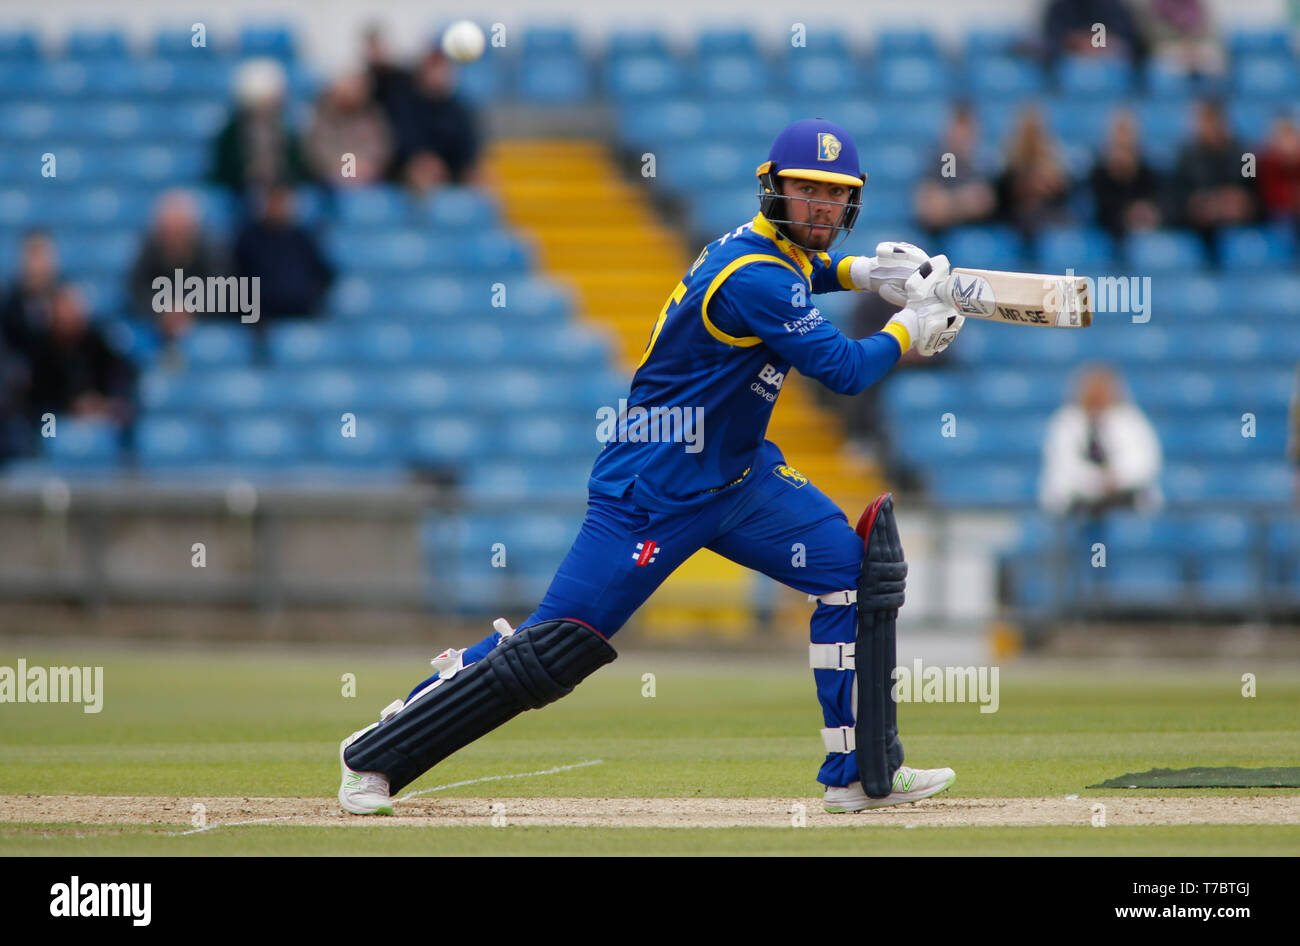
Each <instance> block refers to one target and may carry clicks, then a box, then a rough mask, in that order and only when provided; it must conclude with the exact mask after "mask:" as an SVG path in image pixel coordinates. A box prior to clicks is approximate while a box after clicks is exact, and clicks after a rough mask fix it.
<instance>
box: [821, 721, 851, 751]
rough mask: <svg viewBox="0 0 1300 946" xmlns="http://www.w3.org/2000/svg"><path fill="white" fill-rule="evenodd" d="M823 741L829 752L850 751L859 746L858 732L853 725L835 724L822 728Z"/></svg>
mask: <svg viewBox="0 0 1300 946" xmlns="http://www.w3.org/2000/svg"><path fill="white" fill-rule="evenodd" d="M822 742H823V743H824V744H825V745H826V751H827V752H842V753H849V752H852V751H853V750H854V749H856V748H857V747H858V737H857V733H855V732H854V730H853V727H852V726H834V727H832V728H830V729H823V730H822Z"/></svg>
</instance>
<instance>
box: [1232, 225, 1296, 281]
mask: <svg viewBox="0 0 1300 946" xmlns="http://www.w3.org/2000/svg"><path fill="white" fill-rule="evenodd" d="M1219 256H1220V259H1221V261H1222V263H1223V264H1224V265H1225V266H1229V267H1231V268H1232V270H1233V271H1234V272H1239V271H1241V270H1243V269H1270V270H1273V269H1276V268H1277V266H1278V265H1279V264H1283V265H1284V264H1287V263H1290V262H1292V261H1293V260H1294V259H1295V257H1296V245H1295V236H1294V234H1293V233H1292V232H1291V230H1290V228H1287V227H1279V226H1272V227H1230V228H1227V229H1225V230H1223V231H1222V232H1221V233H1220V235H1219Z"/></svg>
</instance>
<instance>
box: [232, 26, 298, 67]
mask: <svg viewBox="0 0 1300 946" xmlns="http://www.w3.org/2000/svg"><path fill="white" fill-rule="evenodd" d="M235 48H236V49H237V50H238V52H239V55H240V57H241V58H248V57H252V56H270V57H271V58H273V59H280V60H283V61H285V62H288V61H289V60H292V59H294V58H295V55H296V44H295V42H294V38H293V28H292V27H291V26H289V25H287V24H264V25H260V24H250V25H247V26H244V27H242V28H241V29H240V30H239V36H238V37H237V39H236V41H235Z"/></svg>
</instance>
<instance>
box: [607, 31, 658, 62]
mask: <svg viewBox="0 0 1300 946" xmlns="http://www.w3.org/2000/svg"><path fill="white" fill-rule="evenodd" d="M670 55H671V50H670V49H669V47H668V40H667V38H666V37H665V36H664V34H663V33H661V32H660V31H658V30H636V29H615V30H611V31H610V33H609V35H608V36H607V37H606V39H605V57H606V58H607V59H609V60H610V61H614V60H618V59H624V58H629V57H633V56H658V57H668V56H670Z"/></svg>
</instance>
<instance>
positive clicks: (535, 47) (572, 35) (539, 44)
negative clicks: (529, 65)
mask: <svg viewBox="0 0 1300 946" xmlns="http://www.w3.org/2000/svg"><path fill="white" fill-rule="evenodd" d="M523 40H524V44H523V48H524V55H525V56H575V57H576V56H577V55H578V54H579V49H578V34H577V31H576V30H575V29H574V28H573V27H572V26H569V25H567V24H563V23H552V24H546V25H539V26H530V27H527V28H526V29H525V30H524V36H523Z"/></svg>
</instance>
